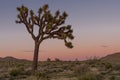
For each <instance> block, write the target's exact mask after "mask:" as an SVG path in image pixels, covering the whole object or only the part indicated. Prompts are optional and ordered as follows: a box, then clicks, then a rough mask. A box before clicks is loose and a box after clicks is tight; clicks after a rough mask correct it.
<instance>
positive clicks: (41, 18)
mask: <svg viewBox="0 0 120 80" xmlns="http://www.w3.org/2000/svg"><path fill="white" fill-rule="evenodd" d="M17 10H18V12H19V14H18V15H17V18H18V20H16V23H19V24H20V23H23V24H24V25H25V27H26V29H27V31H28V32H29V34H30V35H31V36H32V38H33V40H34V42H35V49H34V57H33V66H32V69H33V71H35V70H37V64H38V53H39V45H40V44H41V43H42V41H44V40H46V39H51V38H53V39H55V38H57V39H61V40H64V42H65V45H66V46H67V47H68V48H73V46H72V43H71V42H69V41H67V39H71V40H72V39H74V37H73V35H72V33H73V30H72V29H71V25H67V26H65V25H63V24H64V23H65V20H66V18H67V16H68V15H67V13H66V12H63V13H62V14H60V12H59V10H58V11H56V12H55V15H52V14H51V11H50V10H48V5H47V4H45V5H44V6H43V7H40V8H39V10H38V14H37V15H35V13H34V12H33V10H29V9H28V8H27V7H25V6H24V5H22V6H21V7H17ZM35 26H37V27H38V34H35V33H34V31H35V30H34V28H35Z"/></svg>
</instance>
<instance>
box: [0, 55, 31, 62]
mask: <svg viewBox="0 0 120 80" xmlns="http://www.w3.org/2000/svg"><path fill="white" fill-rule="evenodd" d="M0 61H29V60H27V59H18V58H14V57H11V56H7V57H4V58H2V57H0Z"/></svg>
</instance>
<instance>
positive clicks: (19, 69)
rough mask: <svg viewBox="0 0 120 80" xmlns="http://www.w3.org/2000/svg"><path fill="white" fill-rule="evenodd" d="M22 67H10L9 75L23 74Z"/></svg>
mask: <svg viewBox="0 0 120 80" xmlns="http://www.w3.org/2000/svg"><path fill="white" fill-rule="evenodd" d="M23 71H24V70H23V68H18V69H17V68H15V69H12V70H11V71H10V73H9V74H10V76H18V75H22V74H23Z"/></svg>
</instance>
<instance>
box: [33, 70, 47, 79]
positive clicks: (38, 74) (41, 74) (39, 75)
mask: <svg viewBox="0 0 120 80" xmlns="http://www.w3.org/2000/svg"><path fill="white" fill-rule="evenodd" d="M34 75H35V76H36V78H37V80H49V77H48V75H47V73H45V72H39V71H38V72H36V73H35V74H34Z"/></svg>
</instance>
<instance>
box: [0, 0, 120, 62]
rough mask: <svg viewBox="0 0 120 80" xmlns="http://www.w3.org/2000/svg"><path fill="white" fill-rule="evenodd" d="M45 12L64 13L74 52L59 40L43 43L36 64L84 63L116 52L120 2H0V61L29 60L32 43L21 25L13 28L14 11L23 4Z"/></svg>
mask: <svg viewBox="0 0 120 80" xmlns="http://www.w3.org/2000/svg"><path fill="white" fill-rule="evenodd" d="M46 3H47V4H49V9H50V10H51V11H52V12H53V13H54V12H55V11H56V10H60V11H61V12H63V11H66V12H67V13H68V14H69V16H68V18H67V20H66V24H71V25H72V28H73V30H74V33H73V34H74V36H75V39H74V40H73V44H74V48H73V49H68V48H66V47H65V46H64V42H63V41H62V40H57V39H54V40H53V39H51V40H46V41H44V42H43V43H42V44H41V45H40V54H39V60H46V58H48V57H49V58H52V59H54V58H60V59H63V60H75V59H76V58H78V59H79V60H83V59H88V58H90V57H94V56H97V57H101V56H105V55H107V54H111V53H114V52H120V0H0V57H5V56H13V57H17V58H25V59H30V60H32V57H33V50H34V43H33V40H32V38H31V36H30V35H29V34H28V32H27V30H26V28H25V26H24V25H23V24H16V23H15V20H16V19H17V18H16V15H17V13H18V12H17V10H16V7H18V6H21V5H22V4H24V5H25V6H27V7H28V8H29V9H33V10H34V11H35V12H37V9H38V8H39V7H41V6H42V5H44V4H46Z"/></svg>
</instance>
